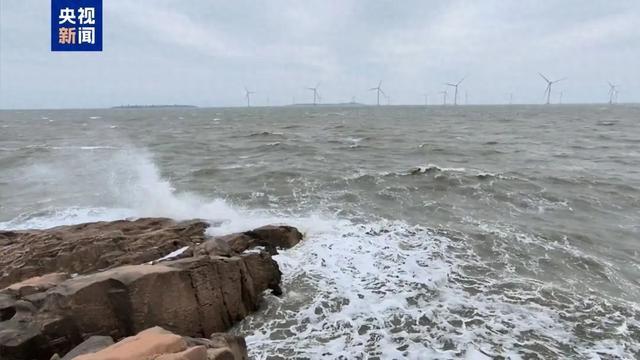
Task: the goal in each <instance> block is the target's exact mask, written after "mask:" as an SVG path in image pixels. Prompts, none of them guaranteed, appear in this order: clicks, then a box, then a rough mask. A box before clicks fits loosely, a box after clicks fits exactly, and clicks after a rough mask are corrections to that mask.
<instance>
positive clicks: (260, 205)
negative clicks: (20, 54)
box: [0, 105, 640, 359]
mask: <svg viewBox="0 0 640 360" xmlns="http://www.w3.org/2000/svg"><path fill="white" fill-rule="evenodd" d="M140 216H169V217H174V218H180V219H181V218H194V217H197V218H204V219H211V220H216V221H218V220H222V221H223V224H222V225H221V226H219V227H215V228H212V229H210V231H211V233H214V234H218V233H228V232H231V231H237V230H244V229H248V228H251V227H254V226H258V225H263V224H265V223H271V222H282V223H287V224H291V225H295V226H298V227H299V228H300V229H301V230H302V231H303V232H305V234H306V239H305V240H304V242H303V243H301V244H300V245H299V246H297V247H296V248H294V249H292V250H289V251H284V252H281V254H280V255H278V256H277V261H278V262H279V263H280V266H281V269H282V271H283V273H284V277H283V289H284V295H283V296H282V297H279V298H278V297H274V296H271V295H269V296H267V297H266V301H265V304H264V306H263V308H262V309H261V310H260V311H259V312H257V313H255V314H253V315H251V316H249V317H248V318H247V319H245V320H244V321H243V322H242V323H240V324H239V325H238V326H237V327H236V328H234V330H233V331H234V332H236V333H238V334H242V335H244V336H246V337H247V341H248V345H249V349H250V352H251V355H252V356H253V357H255V358H258V359H260V358H283V359H284V358H330V359H334V358H344V359H352V358H380V359H391V358H414V359H428V358H438V359H448V358H470V359H471V358H473V359H476V358H479V359H483V358H501V357H502V358H509V359H529V358H585V359H598V358H601V359H618V358H628V359H633V358H638V357H640V301H639V300H638V299H640V282H639V279H640V251H639V250H640V240H639V234H640V106H633V105H620V106H614V107H607V106H596V105H592V106H570V105H564V106H550V107H543V106H504V107H498V106H486V107H473V106H464V107H463V106H460V107H428V108H425V107H380V108H377V107H352V108H348V107H345V108H331V107H306V108H302V107H300V108H297V107H292V108H251V109H96V110H50V111H44V110H42V111H0V228H3V229H17V228H44V227H51V226H55V225H61V224H70V223H78V222H84V221H93V220H108V219H118V218H123V217H140Z"/></svg>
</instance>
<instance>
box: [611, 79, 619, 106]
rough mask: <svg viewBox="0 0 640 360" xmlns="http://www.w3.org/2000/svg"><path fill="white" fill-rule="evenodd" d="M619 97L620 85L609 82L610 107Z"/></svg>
mask: <svg viewBox="0 0 640 360" xmlns="http://www.w3.org/2000/svg"><path fill="white" fill-rule="evenodd" d="M617 95H618V85H614V84H612V83H611V82H610V81H609V105H611V104H613V99H614V97H616V96H617Z"/></svg>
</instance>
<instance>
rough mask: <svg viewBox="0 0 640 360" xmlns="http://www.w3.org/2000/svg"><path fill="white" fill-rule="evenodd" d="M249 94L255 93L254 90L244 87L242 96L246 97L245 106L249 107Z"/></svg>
mask: <svg viewBox="0 0 640 360" xmlns="http://www.w3.org/2000/svg"><path fill="white" fill-rule="evenodd" d="M251 94H255V91H249V89H247V87H246V86H245V87H244V97H245V98H246V99H247V107H251Z"/></svg>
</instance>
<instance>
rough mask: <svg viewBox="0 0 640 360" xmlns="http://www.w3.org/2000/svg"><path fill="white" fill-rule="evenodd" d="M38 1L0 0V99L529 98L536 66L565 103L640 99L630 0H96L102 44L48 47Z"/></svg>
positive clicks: (639, 51)
mask: <svg viewBox="0 0 640 360" xmlns="http://www.w3.org/2000/svg"><path fill="white" fill-rule="evenodd" d="M49 3H50V2H49V1H48V0H2V1H0V107H2V108H42V107H50V108H57V107H102V106H112V105H118V104H127V103H131V104H158V103H185V104H195V105H201V106H235V105H242V104H243V98H242V96H243V94H242V88H243V86H244V85H246V86H248V87H250V88H251V89H253V90H256V92H257V93H256V95H255V97H254V103H256V104H257V105H260V104H266V101H267V98H269V99H270V102H271V104H286V103H290V102H291V101H292V98H295V99H296V101H299V102H303V101H309V100H310V95H311V93H310V92H308V91H306V90H305V89H304V87H306V86H311V85H314V84H316V83H318V82H320V83H321V85H320V86H321V89H320V90H321V93H322V95H323V98H324V101H325V102H338V101H348V100H350V99H351V97H352V96H355V97H356V98H357V100H358V101H361V102H366V103H372V102H373V101H374V100H375V97H374V94H373V93H371V92H368V91H367V89H368V88H370V87H372V86H375V84H376V83H377V82H378V80H382V81H383V87H384V88H385V91H386V92H387V93H389V94H390V95H391V97H392V101H393V103H394V104H409V103H422V102H423V101H424V100H423V94H425V93H427V94H429V95H430V96H431V99H433V101H435V99H436V98H439V95H438V92H439V91H441V90H443V89H444V86H443V83H444V82H447V81H456V80H458V79H459V78H461V77H462V76H465V75H467V74H468V75H469V78H468V79H467V80H465V82H464V83H463V88H462V89H461V92H462V93H464V92H468V94H469V99H470V101H471V102H473V103H501V102H504V101H506V99H507V93H510V92H513V93H514V94H515V98H516V101H520V102H526V103H539V102H541V101H542V99H543V94H542V93H543V91H544V86H545V85H544V83H543V82H542V80H541V79H540V78H539V77H538V75H537V72H538V71H541V72H543V73H545V74H548V76H550V77H553V78H557V77H564V76H566V77H568V78H569V80H567V81H566V82H564V83H561V84H558V86H557V90H558V92H559V91H563V93H564V99H565V101H567V102H602V101H604V100H605V99H606V97H607V91H608V88H607V84H606V83H607V81H608V80H611V81H614V82H616V83H620V84H621V85H620V90H621V93H620V100H621V101H638V98H639V97H640V85H639V84H637V81H638V80H639V79H640V70H639V67H638V66H637V62H638V59H640V27H638V26H637V24H640V3H639V2H637V1H635V0H633V1H624V0H623V1H615V2H612V1H599V0H594V1H589V2H585V1H577V0H566V1H562V2H557V1H533V0H522V1H515V0H514V1H498V0H486V1H403V2H398V1H364V0H362V1H355V0H342V1H304V2H301V1H268V2H254V1H232V2H231V1H219V2H218V1H196V0H192V1H188V2H187V1H178V0H135V1H134V0H105V1H104V6H105V15H104V24H105V25H104V30H105V35H104V51H103V52H101V53H52V52H50V51H49V26H50V25H49V15H50V14H49V11H50V9H49V6H50V5H49Z"/></svg>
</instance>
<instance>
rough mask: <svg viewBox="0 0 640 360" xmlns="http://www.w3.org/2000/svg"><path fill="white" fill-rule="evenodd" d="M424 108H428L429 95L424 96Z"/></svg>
mask: <svg viewBox="0 0 640 360" xmlns="http://www.w3.org/2000/svg"><path fill="white" fill-rule="evenodd" d="M424 106H429V95H427V94H424Z"/></svg>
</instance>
